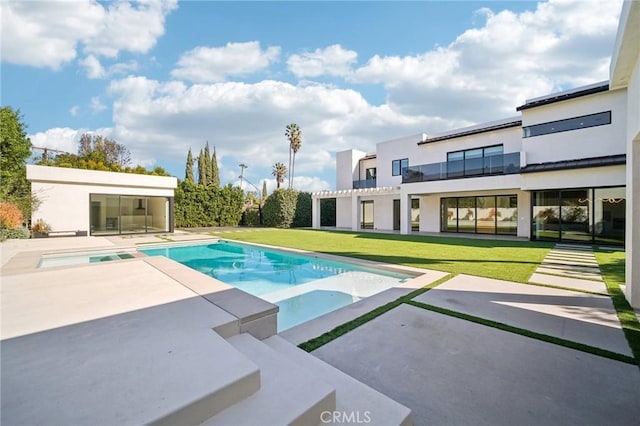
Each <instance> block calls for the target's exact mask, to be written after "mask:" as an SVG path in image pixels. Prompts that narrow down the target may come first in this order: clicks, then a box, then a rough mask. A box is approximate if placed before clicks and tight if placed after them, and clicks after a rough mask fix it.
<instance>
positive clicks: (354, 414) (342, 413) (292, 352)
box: [263, 335, 412, 426]
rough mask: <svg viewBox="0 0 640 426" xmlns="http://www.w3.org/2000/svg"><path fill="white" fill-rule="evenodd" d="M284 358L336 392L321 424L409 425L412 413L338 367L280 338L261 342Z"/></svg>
mask: <svg viewBox="0 0 640 426" xmlns="http://www.w3.org/2000/svg"><path fill="white" fill-rule="evenodd" d="M263 342H264V343H266V344H267V345H269V346H270V347H271V348H273V349H274V350H275V351H277V352H278V354H280V356H281V357H282V358H284V359H287V361H288V362H289V365H296V366H299V367H302V368H303V369H304V370H306V371H308V372H310V373H312V374H313V375H314V376H315V379H314V382H313V383H318V382H320V381H324V382H327V383H330V384H331V386H333V387H334V388H335V389H336V407H335V410H334V411H333V412H332V413H331V414H329V413H325V414H323V418H322V419H321V421H322V423H323V424H358V423H361V424H363V423H366V424H368V425H381V426H387V425H403V426H409V425H411V424H412V417H411V410H410V409H409V408H407V407H405V406H404V405H402V404H399V403H398V402H396V401H394V400H392V399H391V398H389V397H388V396H386V395H384V394H382V393H380V392H378V391H376V390H375V389H372V388H370V387H369V386H367V385H365V384H363V383H361V382H359V381H357V380H356V379H354V378H353V377H351V376H349V375H347V374H345V373H343V372H342V371H340V370H338V369H337V368H335V367H333V366H331V365H329V364H327V363H326V362H324V361H322V360H320V359H318V358H316V357H315V356H313V355H311V354H309V353H307V352H305V351H303V350H302V349H300V348H298V347H296V346H294V345H293V344H291V343H289V342H288V341H286V340H285V339H283V338H282V337H280V336H277V335H276V336H272V337H270V338H268V339H266V340H264V341H263Z"/></svg>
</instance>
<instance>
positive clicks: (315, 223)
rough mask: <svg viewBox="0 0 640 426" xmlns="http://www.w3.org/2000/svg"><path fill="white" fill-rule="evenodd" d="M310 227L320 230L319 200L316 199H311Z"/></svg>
mask: <svg viewBox="0 0 640 426" xmlns="http://www.w3.org/2000/svg"><path fill="white" fill-rule="evenodd" d="M311 227H312V228H313V229H319V228H320V198H318V197H313V198H312V199H311Z"/></svg>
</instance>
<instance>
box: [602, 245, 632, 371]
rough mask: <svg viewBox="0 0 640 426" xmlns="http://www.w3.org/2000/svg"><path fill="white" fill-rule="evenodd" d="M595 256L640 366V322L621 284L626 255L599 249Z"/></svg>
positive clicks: (621, 252)
mask: <svg viewBox="0 0 640 426" xmlns="http://www.w3.org/2000/svg"><path fill="white" fill-rule="evenodd" d="M595 255H596V259H597V260H598V264H599V265H600V271H602V276H603V277H604V281H605V283H606V284H607V290H608V291H609V296H611V300H612V302H613V305H614V306H615V308H616V311H617V312H618V318H619V319H620V323H621V324H622V329H623V330H624V334H625V336H626V337H627V341H628V342H629V346H631V350H632V351H633V355H634V356H635V358H636V361H638V364H639V365H640V322H638V318H637V317H636V315H635V313H634V311H633V309H632V308H631V305H629V302H627V299H626V298H625V296H624V294H623V293H622V289H621V288H620V284H623V283H624V281H625V277H624V265H625V253H624V252H623V251H612V250H604V249H598V250H595Z"/></svg>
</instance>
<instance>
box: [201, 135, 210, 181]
mask: <svg viewBox="0 0 640 426" xmlns="http://www.w3.org/2000/svg"><path fill="white" fill-rule="evenodd" d="M202 161H203V165H204V176H205V178H204V184H205V185H210V184H211V182H212V180H211V177H212V176H211V153H210V152H209V141H207V145H205V147H204V158H203V160H202Z"/></svg>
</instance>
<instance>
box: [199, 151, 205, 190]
mask: <svg viewBox="0 0 640 426" xmlns="http://www.w3.org/2000/svg"><path fill="white" fill-rule="evenodd" d="M198 183H199V184H200V185H206V184H207V168H206V165H205V159H204V155H203V153H202V150H200V155H198Z"/></svg>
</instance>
